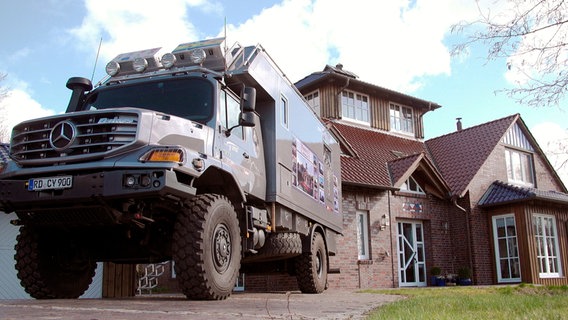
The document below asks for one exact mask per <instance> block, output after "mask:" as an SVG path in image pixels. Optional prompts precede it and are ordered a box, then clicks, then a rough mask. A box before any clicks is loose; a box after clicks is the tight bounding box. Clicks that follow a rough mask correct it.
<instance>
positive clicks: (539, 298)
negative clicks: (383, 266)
mask: <svg viewBox="0 0 568 320" xmlns="http://www.w3.org/2000/svg"><path fill="white" fill-rule="evenodd" d="M364 292H371V293H381V294H396V295H403V296H405V297H406V299H404V300H401V301H398V302H395V303H391V304H387V305H385V306H382V307H380V308H379V309H377V310H375V311H373V312H372V313H370V314H369V316H368V318H367V319H436V320H437V319H476V320H477V319H491V320H499V319H507V320H509V319H568V286H562V287H544V286H533V285H524V284H521V285H518V286H503V287H501V286H492V287H442V288H412V289H392V290H391V289H388V290H367V291H364Z"/></svg>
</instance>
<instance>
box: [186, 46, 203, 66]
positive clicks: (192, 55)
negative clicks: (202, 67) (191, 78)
mask: <svg viewBox="0 0 568 320" xmlns="http://www.w3.org/2000/svg"><path fill="white" fill-rule="evenodd" d="M205 57H207V54H206V53H205V51H204V50H203V49H193V50H191V51H190V52H189V60H191V62H192V63H194V64H201V63H203V61H204V60H205Z"/></svg>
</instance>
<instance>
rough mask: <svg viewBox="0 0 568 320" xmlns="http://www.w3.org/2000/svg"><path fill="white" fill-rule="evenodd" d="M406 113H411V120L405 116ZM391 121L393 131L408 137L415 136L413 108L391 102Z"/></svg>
mask: <svg viewBox="0 0 568 320" xmlns="http://www.w3.org/2000/svg"><path fill="white" fill-rule="evenodd" d="M405 111H407V112H409V114H410V118H407V117H405V116H404V115H405ZM389 121H390V126H391V128H390V129H391V131H393V132H399V133H402V134H408V135H412V134H414V110H413V109H412V108H411V107H407V106H405V105H401V104H398V103H394V102H390V103H389Z"/></svg>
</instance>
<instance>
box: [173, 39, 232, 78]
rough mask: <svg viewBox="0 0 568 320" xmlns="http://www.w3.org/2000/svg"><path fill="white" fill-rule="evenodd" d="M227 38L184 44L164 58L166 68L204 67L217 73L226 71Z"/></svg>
mask: <svg viewBox="0 0 568 320" xmlns="http://www.w3.org/2000/svg"><path fill="white" fill-rule="evenodd" d="M224 42H225V38H216V39H209V40H203V41H196V42H188V43H182V44H180V45H178V46H177V47H176V48H175V49H174V50H173V51H172V53H166V54H165V55H164V56H163V57H162V64H163V65H164V67H166V68H168V66H169V68H172V67H174V66H175V67H178V68H180V67H187V66H196V65H197V66H202V67H205V68H208V69H211V70H215V71H223V70H224V69H225V55H224V52H223V43H224Z"/></svg>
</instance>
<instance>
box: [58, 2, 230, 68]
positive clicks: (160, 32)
mask: <svg viewBox="0 0 568 320" xmlns="http://www.w3.org/2000/svg"><path fill="white" fill-rule="evenodd" d="M85 5H86V8H87V15H86V16H85V17H84V19H83V22H82V24H81V26H79V27H77V28H73V29H71V30H69V32H70V34H71V35H72V36H73V37H74V38H75V40H76V43H77V45H78V46H79V48H82V49H83V50H85V51H87V52H92V51H93V50H97V48H98V45H99V41H100V39H101V37H102V38H103V45H102V47H101V51H100V58H101V60H102V61H109V60H111V59H113V58H114V57H115V56H117V55H118V54H120V53H123V52H130V51H137V50H142V49H148V48H153V47H161V46H162V47H165V49H167V50H172V49H173V48H175V46H176V45H178V44H179V43H181V42H187V41H191V40H198V38H197V34H198V32H197V30H196V28H195V26H194V25H193V24H191V23H190V22H189V21H188V20H187V14H186V12H187V10H188V8H199V10H201V11H203V12H217V11H220V10H221V8H220V7H219V5H218V4H217V2H215V1H207V0H168V1H165V2H156V1H151V0H137V1H136V2H131V1H116V0H86V1H85Z"/></svg>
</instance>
